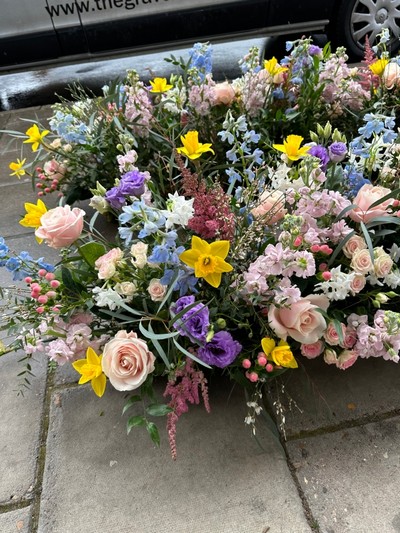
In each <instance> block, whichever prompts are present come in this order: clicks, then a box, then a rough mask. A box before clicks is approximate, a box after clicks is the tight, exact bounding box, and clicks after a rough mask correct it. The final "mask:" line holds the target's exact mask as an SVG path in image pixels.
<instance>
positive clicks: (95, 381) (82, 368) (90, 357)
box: [72, 346, 107, 398]
mask: <svg viewBox="0 0 400 533" xmlns="http://www.w3.org/2000/svg"><path fill="white" fill-rule="evenodd" d="M102 357H103V356H102V355H97V353H96V352H95V351H94V350H93V348H91V347H90V346H89V348H88V349H87V350H86V359H79V360H78V361H75V362H74V363H72V366H73V367H74V368H75V370H76V371H77V372H79V374H81V377H80V379H79V381H78V383H79V385H83V384H84V383H87V382H88V381H90V382H91V385H92V389H93V390H94V392H95V394H97V396H98V397H99V398H101V397H102V396H103V394H104V391H105V390H106V382H107V379H106V376H105V374H104V373H103V369H102V367H101V359H102Z"/></svg>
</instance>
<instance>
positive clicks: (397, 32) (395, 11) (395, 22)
mask: <svg viewBox="0 0 400 533" xmlns="http://www.w3.org/2000/svg"><path fill="white" fill-rule="evenodd" d="M384 28H387V29H388V30H389V31H390V37H391V39H390V41H389V43H388V44H389V45H390V44H393V43H394V42H395V41H397V40H398V39H399V38H400V0H358V1H357V2H356V3H355V4H354V7H353V10H352V12H351V16H350V30H351V34H352V37H353V40H354V42H355V44H356V45H357V46H358V47H359V48H360V49H362V48H364V44H365V38H366V36H367V35H368V38H369V42H370V44H371V45H372V44H373V43H374V41H375V39H376V37H377V35H378V34H379V33H380V32H381V31H382V30H383V29H384Z"/></svg>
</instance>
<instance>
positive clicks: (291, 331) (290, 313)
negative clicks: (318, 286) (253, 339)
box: [268, 294, 329, 344]
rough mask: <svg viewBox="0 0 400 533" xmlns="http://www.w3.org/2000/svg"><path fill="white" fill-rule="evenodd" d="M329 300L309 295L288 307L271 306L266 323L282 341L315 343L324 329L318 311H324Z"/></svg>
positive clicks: (324, 324) (321, 296) (324, 325)
mask: <svg viewBox="0 0 400 533" xmlns="http://www.w3.org/2000/svg"><path fill="white" fill-rule="evenodd" d="M328 305H329V300H328V298H326V296H323V295H315V294H311V295H310V296H307V297H306V298H301V299H300V300H298V301H297V302H294V303H292V304H291V306H290V307H287V308H286V307H281V308H278V307H275V306H274V305H271V307H270V308H269V311H268V321H269V325H270V326H271V328H272V329H273V330H274V332H275V333H276V335H277V336H278V337H279V338H280V339H283V340H286V338H287V337H288V336H289V337H292V339H294V340H296V341H298V342H301V343H302V344H313V343H314V342H317V341H318V340H319V339H320V338H321V337H322V335H323V333H324V331H325V329H326V322H325V319H324V317H323V316H322V314H321V313H320V312H319V311H318V308H321V309H323V310H325V311H326V309H327V308H328Z"/></svg>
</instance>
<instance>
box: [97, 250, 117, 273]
mask: <svg viewBox="0 0 400 533" xmlns="http://www.w3.org/2000/svg"><path fill="white" fill-rule="evenodd" d="M123 257H124V252H123V251H122V250H121V249H120V248H112V249H111V250H110V251H109V252H107V253H106V254H104V255H102V256H100V257H99V258H98V259H96V262H95V267H96V269H97V270H98V276H99V279H110V278H112V277H113V276H114V274H115V272H116V270H117V266H118V263H119V262H120V261H121V260H122V259H123Z"/></svg>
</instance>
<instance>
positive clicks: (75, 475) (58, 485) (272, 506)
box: [38, 383, 311, 533]
mask: <svg viewBox="0 0 400 533" xmlns="http://www.w3.org/2000/svg"><path fill="white" fill-rule="evenodd" d="M218 388H219V389H220V390H218ZM218 388H215V390H212V391H211V405H212V413H211V414H207V413H206V412H205V410H204V408H203V407H201V406H194V407H193V408H192V407H191V408H190V412H189V413H188V414H187V415H184V416H183V417H182V419H181V420H180V421H179V423H178V431H177V445H178V459H177V460H176V461H175V462H174V461H173V460H172V459H171V457H170V452H169V446H168V442H167V438H166V434H165V431H164V430H163V426H164V425H165V419H158V421H159V428H160V433H161V442H162V444H161V448H160V449H158V448H157V447H155V446H154V445H153V444H152V442H151V441H150V439H149V437H148V435H147V433H146V431H145V430H144V429H143V428H136V429H134V430H133V431H132V433H131V434H130V435H129V436H127V435H126V430H125V424H126V419H127V415H125V416H124V417H123V418H122V417H121V409H122V406H123V404H124V401H125V400H124V399H123V395H122V394H121V393H118V392H117V391H115V390H112V389H111V387H108V388H107V391H106V394H105V396H104V397H103V398H102V399H98V398H97V397H96V396H95V395H94V393H93V392H92V390H91V388H90V386H79V387H77V388H74V389H67V390H63V391H57V392H55V393H54V394H53V401H52V406H51V414H50V426H49V434H48V440H47V455H46V465H45V472H44V481H43V493H42V499H41V508H40V518H39V527H38V533H66V532H69V533H79V532H81V531H82V532H83V531H90V532H92V531H93V532H98V531H101V532H102V533H116V532H118V533H158V532H160V533H161V532H162V533H189V532H190V533H206V532H210V533H263V532H264V531H271V533H288V532H293V533H309V532H310V531H311V529H310V527H309V526H308V524H307V521H306V519H305V515H304V513H303V509H302V506H301V501H300V498H299V496H298V493H297V490H296V487H295V485H294V483H293V479H292V477H291V475H290V473H289V470H288V467H287V464H286V457H285V455H284V453H283V451H282V449H281V448H280V447H279V445H278V444H277V442H276V441H275V440H274V438H273V437H272V435H271V434H270V433H263V432H262V431H261V430H260V431H261V432H260V435H259V437H260V438H261V441H262V443H263V446H264V450H263V449H261V448H260V447H259V446H258V445H257V443H256V441H255V439H254V438H252V436H251V435H250V432H249V429H248V427H246V426H245V425H244V423H243V419H244V416H245V401H244V396H243V395H242V393H241V391H239V390H238V393H234V394H233V395H232V397H231V398H230V400H229V402H228V396H229V392H230V389H229V387H228V388H227V387H223V388H221V383H218ZM131 414H132V413H131ZM101 415H102V416H101ZM268 528H270V529H268Z"/></svg>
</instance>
